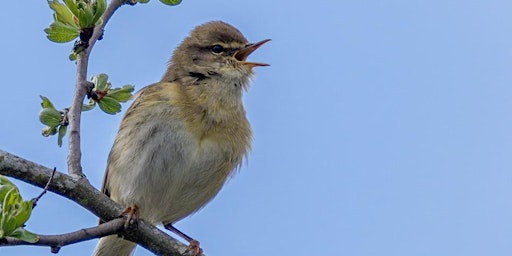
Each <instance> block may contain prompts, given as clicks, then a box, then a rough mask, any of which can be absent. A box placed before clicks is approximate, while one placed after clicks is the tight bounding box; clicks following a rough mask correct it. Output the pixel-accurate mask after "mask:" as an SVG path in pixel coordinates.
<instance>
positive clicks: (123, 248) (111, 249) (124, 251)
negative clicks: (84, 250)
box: [92, 235, 136, 256]
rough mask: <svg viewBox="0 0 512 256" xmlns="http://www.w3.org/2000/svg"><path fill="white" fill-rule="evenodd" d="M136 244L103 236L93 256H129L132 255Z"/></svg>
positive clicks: (114, 237) (116, 237)
mask: <svg viewBox="0 0 512 256" xmlns="http://www.w3.org/2000/svg"><path fill="white" fill-rule="evenodd" d="M135 246H136V244H135V243H133V242H130V241H128V240H124V239H122V238H119V237H118V236H116V235H111V236H105V237H102V238H101V239H100V241H99V242H98V244H97V245H96V248H95V249H94V252H93V253H92V255H93V256H129V255H132V253H133V251H134V250H133V249H135Z"/></svg>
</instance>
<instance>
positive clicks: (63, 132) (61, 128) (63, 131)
mask: <svg viewBox="0 0 512 256" xmlns="http://www.w3.org/2000/svg"><path fill="white" fill-rule="evenodd" d="M67 130H68V127H67V126H65V125H61V126H59V136H58V137H57V145H59V147H62V138H64V136H66V131H67Z"/></svg>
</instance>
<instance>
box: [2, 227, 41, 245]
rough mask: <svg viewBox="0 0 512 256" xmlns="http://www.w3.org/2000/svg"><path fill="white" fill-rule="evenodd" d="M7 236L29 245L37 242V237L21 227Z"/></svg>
mask: <svg viewBox="0 0 512 256" xmlns="http://www.w3.org/2000/svg"><path fill="white" fill-rule="evenodd" d="M9 236H10V237H14V238H17V239H20V240H23V241H25V242H29V243H35V242H37V241H39V237H38V236H37V235H36V234H34V233H32V232H30V231H28V230H26V229H24V228H21V227H19V228H17V229H16V230H14V231H13V232H12V233H11V234H10V235H9Z"/></svg>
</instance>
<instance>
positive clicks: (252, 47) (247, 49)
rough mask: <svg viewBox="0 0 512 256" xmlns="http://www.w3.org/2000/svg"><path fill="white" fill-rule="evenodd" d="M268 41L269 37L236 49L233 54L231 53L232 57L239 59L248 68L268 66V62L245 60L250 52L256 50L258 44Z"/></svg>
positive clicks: (258, 46)
mask: <svg viewBox="0 0 512 256" xmlns="http://www.w3.org/2000/svg"><path fill="white" fill-rule="evenodd" d="M268 41H270V39H265V40H263V41H259V42H257V43H254V44H251V45H249V46H247V47H245V48H242V49H240V50H238V51H237V52H235V54H234V55H233V58H235V59H236V60H238V61H240V62H241V63H242V64H243V65H245V66H247V67H249V68H252V67H257V66H270V65H269V64H266V63H260V62H248V61H245V60H246V59H247V57H248V56H249V55H250V54H251V53H252V52H254V51H256V49H258V48H260V46H262V45H263V44H264V43H266V42H268Z"/></svg>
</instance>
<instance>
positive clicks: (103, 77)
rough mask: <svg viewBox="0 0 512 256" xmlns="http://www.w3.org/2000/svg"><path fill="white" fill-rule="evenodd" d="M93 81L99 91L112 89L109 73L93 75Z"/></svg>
mask: <svg viewBox="0 0 512 256" xmlns="http://www.w3.org/2000/svg"><path fill="white" fill-rule="evenodd" d="M91 82H92V83H93V84H94V87H95V89H96V90H97V91H107V90H108V89H110V84H109V83H108V75H107V74H104V73H101V74H99V75H97V76H94V77H92V79H91Z"/></svg>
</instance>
